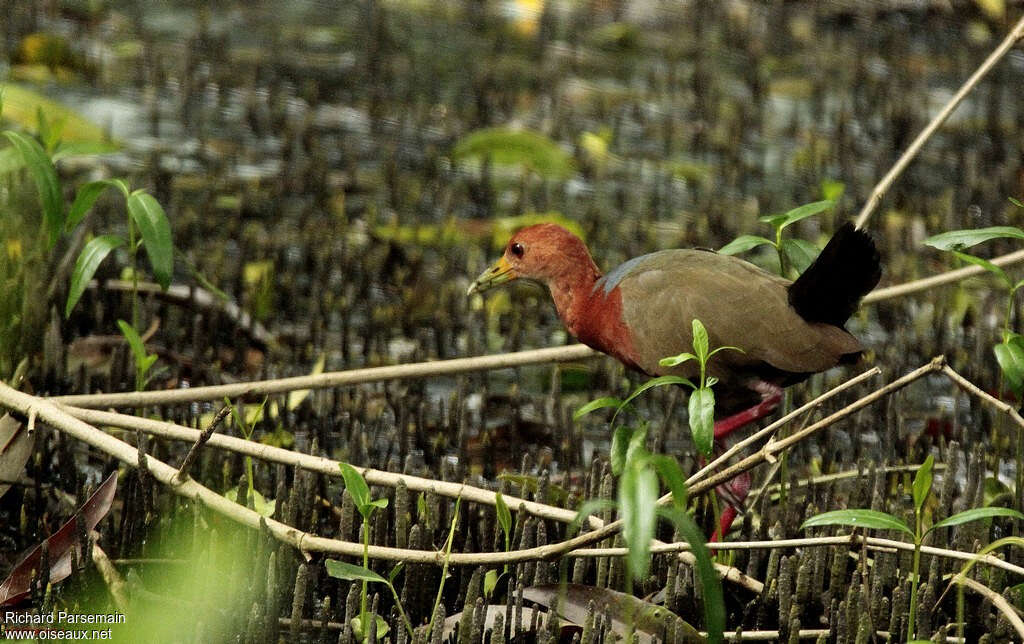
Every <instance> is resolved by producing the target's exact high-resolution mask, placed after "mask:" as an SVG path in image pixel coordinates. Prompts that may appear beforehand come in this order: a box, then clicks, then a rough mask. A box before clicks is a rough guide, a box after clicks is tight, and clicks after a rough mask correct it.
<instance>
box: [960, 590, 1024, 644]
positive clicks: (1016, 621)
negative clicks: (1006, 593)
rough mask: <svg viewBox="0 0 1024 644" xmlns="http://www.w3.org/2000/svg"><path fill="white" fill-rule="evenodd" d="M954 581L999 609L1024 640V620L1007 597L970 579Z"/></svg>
mask: <svg viewBox="0 0 1024 644" xmlns="http://www.w3.org/2000/svg"><path fill="white" fill-rule="evenodd" d="M953 581H955V582H957V583H958V584H963V585H964V586H967V587H968V588H970V589H971V590H973V591H975V592H976V593H978V594H979V595H981V596H982V597H984V598H985V599H987V600H989V601H990V602H992V605H993V606H995V607H996V608H998V609H999V611H1000V612H1001V613H1002V614H1003V617H1005V618H1006V621H1008V622H1010V624H1011V625H1012V626H1013V628H1014V629H1015V630H1016V631H1017V635H1019V636H1020V637H1021V638H1024V620H1021V618H1020V615H1018V614H1017V611H1016V610H1015V609H1014V607H1013V606H1011V605H1010V602H1008V601H1006V598H1005V597H1003V596H1002V595H1000V594H999V593H997V592H996V591H994V590H992V589H991V588H989V587H988V586H985V585H983V584H980V583H978V582H976V581H974V580H973V579H971V578H970V577H965V576H963V575H957V576H956V577H954V578H953Z"/></svg>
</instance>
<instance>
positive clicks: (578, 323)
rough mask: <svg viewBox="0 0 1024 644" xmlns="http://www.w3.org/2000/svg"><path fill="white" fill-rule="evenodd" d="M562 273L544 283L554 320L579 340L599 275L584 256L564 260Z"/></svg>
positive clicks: (588, 256)
mask: <svg viewBox="0 0 1024 644" xmlns="http://www.w3.org/2000/svg"><path fill="white" fill-rule="evenodd" d="M567 259H570V260H571V261H567V262H566V263H565V265H564V266H563V267H562V270H561V271H559V273H558V274H557V275H556V276H555V277H550V278H548V279H547V280H546V282H547V285H548V289H549V290H550V291H551V299H552V300H554V303H555V309H556V310H557V311H558V317H560V318H561V319H562V322H563V323H565V326H566V327H567V328H568V329H569V332H570V333H572V334H573V335H575V336H577V337H579V335H580V330H581V328H582V326H583V324H584V323H585V318H586V316H587V314H588V313H589V312H590V311H589V308H590V307H589V301H590V299H591V295H592V294H593V291H594V286H595V284H596V283H597V280H599V279H601V271H600V269H598V267H597V264H595V263H594V260H593V259H592V258H591V257H590V254H589V253H586V255H585V257H573V258H567Z"/></svg>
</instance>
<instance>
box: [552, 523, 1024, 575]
mask: <svg viewBox="0 0 1024 644" xmlns="http://www.w3.org/2000/svg"><path fill="white" fill-rule="evenodd" d="M857 544H860V545H864V546H866V547H868V548H870V549H872V550H887V551H892V550H905V551H907V552H913V551H914V544H912V543H908V542H906V541H896V540H895V539H882V538H879V537H865V536H863V535H860V534H857V535H840V536H835V537H806V538H803V539H774V540H770V541H723V542H718V541H713V542H709V543H707V544H706V546H707V548H708V550H778V549H782V548H820V547H825V546H851V545H857ZM690 549H691V546H690V544H689V543H687V542H685V541H680V542H677V543H663V544H655V545H652V546H651V553H652V554H664V553H672V552H688V551H689V550H690ZM628 552H629V549H628V548H582V549H580V550H573V551H572V552H570V553H568V554H567V555H566V556H567V557H572V558H580V557H587V558H593V557H623V556H625V555H626V554H627V553H628ZM921 552H923V553H924V554H927V555H934V556H937V557H945V558H946V559H956V560H958V561H978V562H983V563H986V564H988V565H990V566H992V567H993V568H1000V569H1002V570H1005V571H1007V572H1012V573H1014V574H1015V575H1020V576H1021V577H1024V568H1022V567H1020V566H1016V565H1014V564H1012V563H1009V562H1008V561H1004V560H1003V559H1000V558H999V557H995V556H993V555H990V554H986V555H982V556H980V557H979V556H978V555H976V554H972V553H970V552H963V551H962V550H951V549H949V548H938V547H935V546H921Z"/></svg>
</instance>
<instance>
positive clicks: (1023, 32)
mask: <svg viewBox="0 0 1024 644" xmlns="http://www.w3.org/2000/svg"><path fill="white" fill-rule="evenodd" d="M1021 37H1024V17H1022V18H1021V19H1020V20H1019V21H1017V24H1016V25H1014V27H1013V29H1011V30H1010V33H1008V34H1007V35H1006V38H1004V39H1003V42H1002V43H1000V45H999V46H998V47H996V49H995V51H993V52H992V53H991V54H989V57H988V58H986V59H985V62H983V63H982V64H981V66H980V67H978V69H977V70H976V71H975V72H974V73H973V74H971V77H970V78H968V79H967V82H965V83H964V84H963V85H962V86H961V87H960V89H959V90H957V92H956V94H954V95H953V97H952V98H950V99H949V102H948V103H946V105H945V107H943V108H942V109H941V110H939V113H938V114H936V115H935V118H933V119H932V120H931V122H930V123H929V124H928V125H927V126H926V127H925V128H924V129H923V130H921V133H920V134H918V135H917V138H916V139H914V142H913V143H911V144H910V147H908V148H907V149H906V151H905V152H904V153H903V154H902V155H900V158H899V159H898V160H897V161H896V163H895V164H894V165H893V166H892V168H891V169H890V170H889V172H887V173H886V175H885V176H884V177H882V180H881V181H879V182H878V184H877V185H876V186H875V188H874V190H872V191H871V195H870V196H869V197H868V200H867V202H866V203H865V204H864V207H863V208H862V209H861V211H860V214H858V215H857V228H863V227H864V224H866V223H867V221H868V217H870V216H871V213H872V212H873V211H874V210H875V208H876V207H877V206H878V203H879V202H880V201H881V200H882V197H883V196H884V195H885V193H886V192H887V191H888V190H889V188H890V187H891V186H892V184H893V182H894V181H896V178H897V177H899V176H900V174H902V173H903V170H904V169H906V167H907V165H909V164H910V162H911V161H912V160H913V159H914V157H915V156H917V153H918V152H919V151H920V150H921V147H922V146H924V144H925V142H926V141H927V140H928V139H929V138H930V137H931V135H932V134H934V133H935V130H937V129H939V126H940V125H942V124H943V123H944V122H945V121H946V119H947V118H949V115H950V114H952V113H953V110H955V109H956V108H957V106H958V105H960V101H962V100H963V99H964V97H965V96H967V94H968V93H970V91H971V90H972V89H974V87H975V86H976V85H977V84H978V83H979V82H980V81H981V79H982V78H984V77H985V75H986V74H988V72H989V70H991V69H992V67H994V66H995V64H996V63H998V62H999V61H1000V60H1001V59H1002V57H1003V56H1005V55H1006V53H1007V52H1008V51H1010V49H1011V48H1012V47H1013V46H1014V45H1015V44H1016V43H1017V41H1018V40H1020V39H1021Z"/></svg>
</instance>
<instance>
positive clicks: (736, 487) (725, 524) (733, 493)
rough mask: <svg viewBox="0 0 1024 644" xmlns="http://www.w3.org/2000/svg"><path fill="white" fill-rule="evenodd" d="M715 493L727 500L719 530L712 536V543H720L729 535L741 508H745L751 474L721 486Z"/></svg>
mask: <svg viewBox="0 0 1024 644" xmlns="http://www.w3.org/2000/svg"><path fill="white" fill-rule="evenodd" d="M715 492H716V493H717V494H718V496H720V497H722V499H724V500H725V502H726V506H725V508H724V509H723V510H722V516H721V517H720V518H719V520H718V530H717V531H715V532H714V533H712V535H711V539H710V540H711V541H718V540H719V539H721V538H722V535H726V534H728V533H729V528H731V527H732V522H733V521H734V520H735V519H736V516H737V515H739V513H740V510H739V507H742V506H743V501H744V500H746V498H747V495H748V494H750V472H744V473H742V474H740V475H739V476H737V477H736V478H734V479H733V480H731V481H729V482H728V483H723V484H722V485H719V486H718V487H717V488H715ZM737 506H739V507H737Z"/></svg>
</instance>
